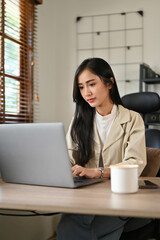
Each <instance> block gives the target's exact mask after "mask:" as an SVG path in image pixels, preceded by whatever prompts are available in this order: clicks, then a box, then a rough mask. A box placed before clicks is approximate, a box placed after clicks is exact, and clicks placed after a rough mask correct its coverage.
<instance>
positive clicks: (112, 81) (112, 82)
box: [108, 77, 114, 89]
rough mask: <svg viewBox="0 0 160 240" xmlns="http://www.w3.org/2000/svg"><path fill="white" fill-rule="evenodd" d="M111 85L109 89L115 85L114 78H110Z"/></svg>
mask: <svg viewBox="0 0 160 240" xmlns="http://www.w3.org/2000/svg"><path fill="white" fill-rule="evenodd" d="M109 80H110V83H109V85H108V87H109V89H111V88H112V87H113V84H114V78H113V77H110V79H109Z"/></svg>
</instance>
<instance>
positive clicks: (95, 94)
mask: <svg viewBox="0 0 160 240" xmlns="http://www.w3.org/2000/svg"><path fill="white" fill-rule="evenodd" d="M111 80H112V79H111ZM78 86H79V89H80V93H81V95H82V97H83V98H84V100H85V101H86V102H87V103H88V104H89V105H90V106H91V107H95V108H96V110H97V111H98V112H99V113H100V114H102V115H105V114H107V113H104V112H105V111H106V110H107V109H106V108H108V107H109V106H111V105H113V102H112V100H111V99H110V95H109V89H111V87H112V86H111V85H108V86H106V85H105V84H104V83H103V81H102V80H101V79H100V78H99V77H98V76H97V75H95V74H94V73H92V72H90V71H89V70H88V69H85V70H84V71H83V72H82V73H81V74H80V75H79V77H78Z"/></svg>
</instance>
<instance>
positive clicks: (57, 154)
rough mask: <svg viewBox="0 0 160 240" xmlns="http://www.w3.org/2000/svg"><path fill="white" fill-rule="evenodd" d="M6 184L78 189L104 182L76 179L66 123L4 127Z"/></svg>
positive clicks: (0, 153)
mask: <svg viewBox="0 0 160 240" xmlns="http://www.w3.org/2000/svg"><path fill="white" fill-rule="evenodd" d="M0 173H1V177H2V179H3V181H4V182H9V183H22V184H31V185H43V186H54V187H66V188H76V187H81V186H85V185H89V184H94V183H97V182H101V181H103V179H87V178H86V179H84V178H83V179H79V178H73V176H72V170H71V164H70V160H69V155H68V149H67V144H66V136H65V131H64V126H63V123H60V122H57V123H27V124H2V125H0Z"/></svg>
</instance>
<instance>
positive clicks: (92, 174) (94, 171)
mask: <svg viewBox="0 0 160 240" xmlns="http://www.w3.org/2000/svg"><path fill="white" fill-rule="evenodd" d="M72 174H73V177H75V176H80V177H86V178H100V176H101V171H100V170H99V168H85V167H82V166H79V165H78V164H76V165H74V166H73V167H72Z"/></svg>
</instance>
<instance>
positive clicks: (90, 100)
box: [87, 98, 95, 103]
mask: <svg viewBox="0 0 160 240" xmlns="http://www.w3.org/2000/svg"><path fill="white" fill-rule="evenodd" d="M94 100H95V98H89V99H87V102H89V103H93V102H94Z"/></svg>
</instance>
